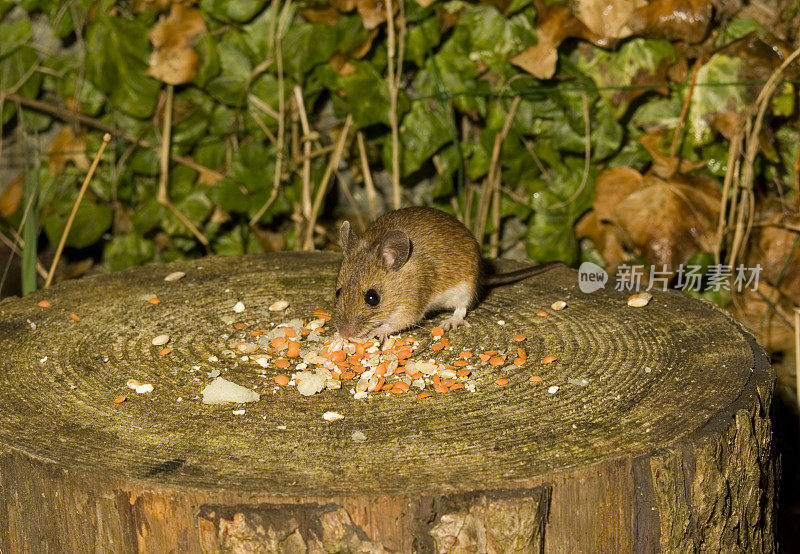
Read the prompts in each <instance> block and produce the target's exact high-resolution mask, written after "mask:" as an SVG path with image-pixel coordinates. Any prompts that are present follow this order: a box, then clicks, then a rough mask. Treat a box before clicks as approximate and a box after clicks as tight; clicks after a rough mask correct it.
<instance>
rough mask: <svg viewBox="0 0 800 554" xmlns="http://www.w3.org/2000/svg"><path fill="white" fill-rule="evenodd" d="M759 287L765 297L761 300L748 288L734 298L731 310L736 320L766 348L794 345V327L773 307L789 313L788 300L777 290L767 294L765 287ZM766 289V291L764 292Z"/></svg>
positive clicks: (787, 348)
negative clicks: (776, 292) (777, 292)
mask: <svg viewBox="0 0 800 554" xmlns="http://www.w3.org/2000/svg"><path fill="white" fill-rule="evenodd" d="M759 290H760V291H761V292H762V294H764V295H765V296H766V298H767V299H769V302H768V301H767V300H765V299H764V298H763V297H762V296H761V295H759V294H758V293H757V292H755V291H753V290H750V289H749V288H748V289H747V290H746V291H744V292H743V293H742V294H741V295H737V296H736V297H735V298H734V302H733V306H732V307H731V313H732V314H733V317H735V318H736V319H737V320H738V321H739V322H741V323H742V324H744V325H746V326H747V327H748V328H749V329H750V330H751V331H752V332H753V334H754V335H755V337H756V340H757V341H758V344H760V345H761V346H763V347H764V348H766V349H767V350H769V351H770V352H779V351H782V350H791V349H792V348H794V331H793V330H792V328H791V326H789V325H788V324H787V323H786V321H785V320H784V318H783V317H781V315H780V314H779V313H778V311H777V310H776V306H777V308H778V309H779V310H781V311H782V312H783V313H784V314H791V313H793V306H792V303H791V302H790V301H789V300H788V299H787V298H785V297H781V296H780V295H778V294H775V293H774V289H773V294H770V293H769V292H770V291H768V290H766V288H765V287H759ZM765 293H766V294H765Z"/></svg>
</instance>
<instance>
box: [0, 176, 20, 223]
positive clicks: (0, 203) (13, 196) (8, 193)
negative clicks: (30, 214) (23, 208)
mask: <svg viewBox="0 0 800 554" xmlns="http://www.w3.org/2000/svg"><path fill="white" fill-rule="evenodd" d="M24 184H25V175H24V174H23V175H20V176H19V177H17V179H15V180H14V181H13V182H12V183H11V184H10V185H8V188H7V189H6V190H5V191H4V192H3V194H2V196H0V215H2V216H3V217H9V216H10V215H12V214H13V213H15V212H16V211H17V209H18V208H19V203H20V202H21V201H22V191H23V186H24Z"/></svg>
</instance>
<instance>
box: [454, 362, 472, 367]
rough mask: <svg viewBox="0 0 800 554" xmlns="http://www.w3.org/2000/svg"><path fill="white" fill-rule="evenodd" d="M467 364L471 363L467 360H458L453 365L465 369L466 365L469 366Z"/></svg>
mask: <svg viewBox="0 0 800 554" xmlns="http://www.w3.org/2000/svg"><path fill="white" fill-rule="evenodd" d="M467 363H469V362H467V360H456V361H455V362H453V365H454V366H456V367H464V366H465V365H467Z"/></svg>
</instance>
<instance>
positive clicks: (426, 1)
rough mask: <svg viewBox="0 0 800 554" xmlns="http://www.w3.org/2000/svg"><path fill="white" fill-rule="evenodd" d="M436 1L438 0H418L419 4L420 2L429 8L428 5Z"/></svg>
mask: <svg viewBox="0 0 800 554" xmlns="http://www.w3.org/2000/svg"><path fill="white" fill-rule="evenodd" d="M434 2H436V0H417V4H419V5H420V6H422V7H423V8H427V7H428V6H430V5H431V4H433V3H434Z"/></svg>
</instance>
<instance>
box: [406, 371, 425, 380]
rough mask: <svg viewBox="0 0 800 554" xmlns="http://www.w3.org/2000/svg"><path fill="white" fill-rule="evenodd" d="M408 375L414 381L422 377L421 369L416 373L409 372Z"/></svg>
mask: <svg viewBox="0 0 800 554" xmlns="http://www.w3.org/2000/svg"><path fill="white" fill-rule="evenodd" d="M409 377H411V378H412V379H413V380H415V381H416V380H417V379H422V372H421V371H417V372H416V373H411V374H410V375H409Z"/></svg>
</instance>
